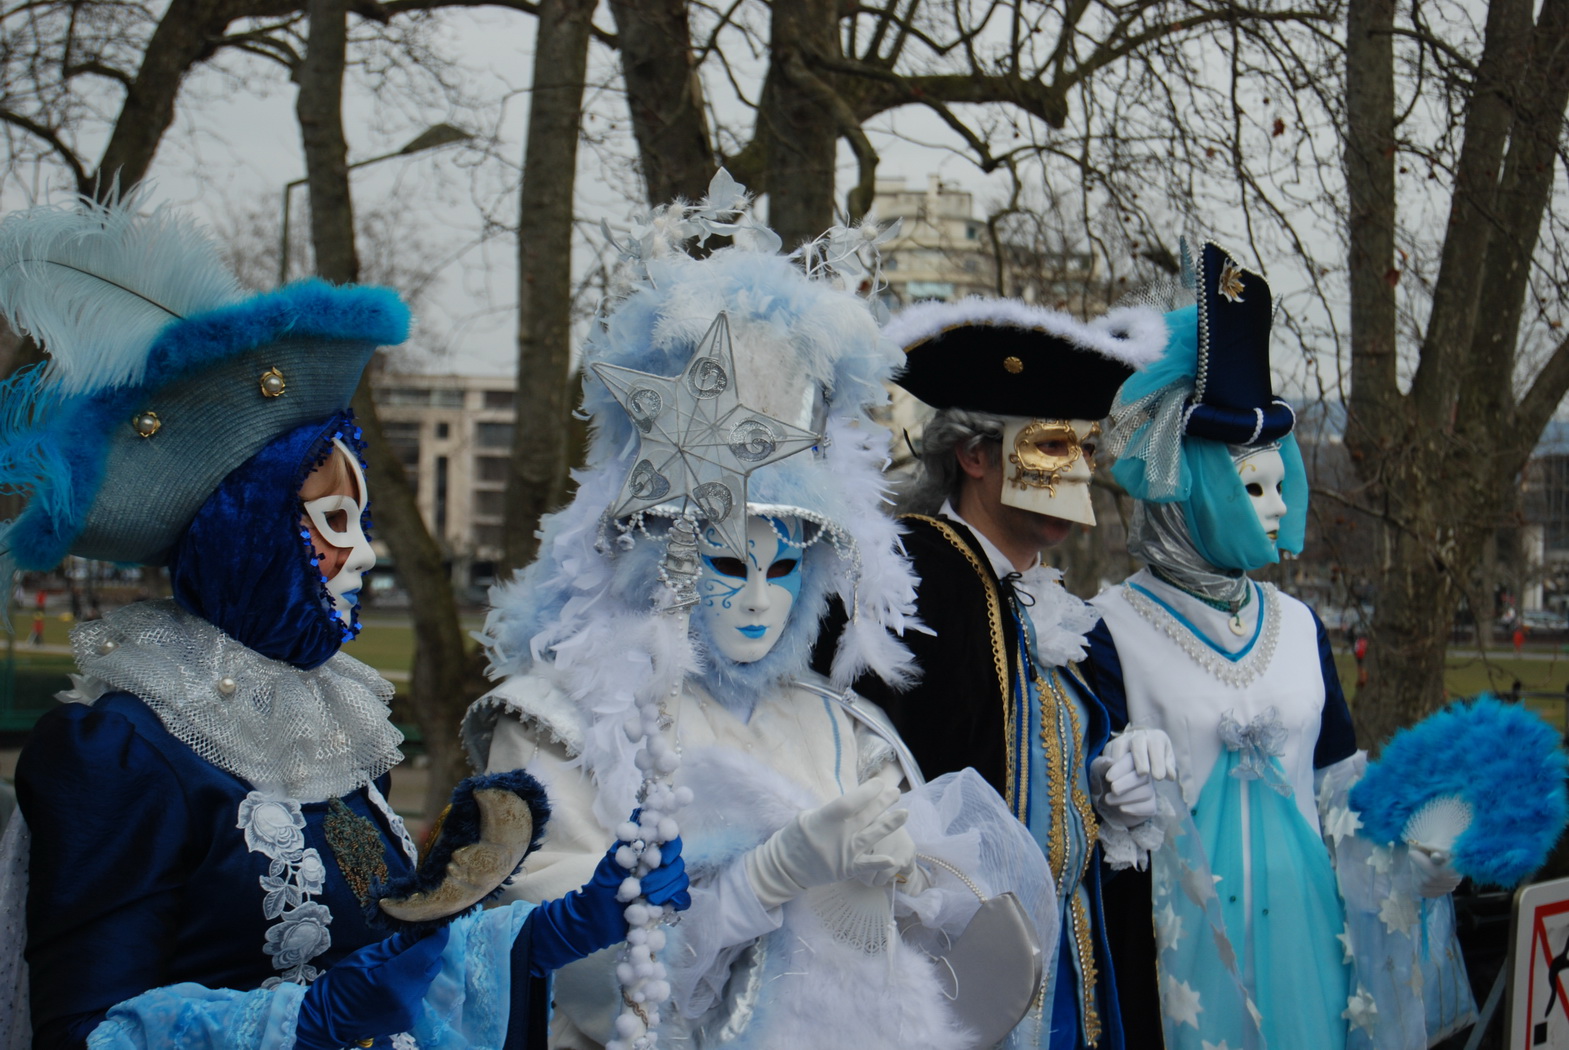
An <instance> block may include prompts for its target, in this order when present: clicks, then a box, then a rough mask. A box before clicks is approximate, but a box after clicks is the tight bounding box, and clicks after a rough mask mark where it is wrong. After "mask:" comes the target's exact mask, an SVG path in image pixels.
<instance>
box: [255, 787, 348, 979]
mask: <svg viewBox="0 0 1569 1050" xmlns="http://www.w3.org/2000/svg"><path fill="white" fill-rule="evenodd" d="M235 826H236V827H238V828H239V829H240V830H242V831H243V832H245V845H246V848H247V849H249V850H250V851H251V852H252V853H260V854H262V855H263V856H265V857H267V858H268V860H270V861H271V863H270V864H269V865H268V866H267V874H265V875H263V876H262V877H261V878H260V879H259V880H258V881H259V882H260V884H261V889H262V894H263V896H262V914H263V915H264V916H266V917H267V918H269V919H276V920H278V921H277V923H276V924H275V925H273V926H271V927H269V928H268V930H267V942H266V944H265V945H263V947H262V951H264V952H266V953H267V954H268V955H270V956H272V965H273V967H274V968H275V969H277V970H280V971H282V972H281V973H280V974H279V975H278V976H276V977H272V978H269V979H268V980H267V982H266V983H265V985H264V987H275V986H276V985H278V984H280V983H282V982H284V981H291V982H294V983H296V984H306V983H309V982H310V981H313V980H315V979H316V977H317V976H318V975H319V973H320V971H319V970H317V968H316V967H314V966H312V965H310V961H311V960H312V959H314V958H316V957H317V956H319V955H321V954H322V953H323V952H325V951H326V950H327V949H328V948H330V947H331V946H332V935H331V934H329V933H328V932H327V927H328V925H329V924H330V923H331V922H332V912H331V910H330V909H328V908H327V907H326V905H323V904H318V903H316V902H315V901H313V900H311V898H312V897H315V896H319V895H320V894H321V892H322V890H323V888H324V887H325V885H326V881H327V868H326V865H325V864H323V863H322V859H321V854H320V853H318V852H317V851H316V850H315V849H314V848H311V849H306V848H305V815H304V814H303V813H301V812H300V804H299V803H298V802H296V801H295V800H294V799H292V798H273V797H269V796H267V795H264V794H262V793H261V792H260V791H252V792H251V793H250V794H248V795H246V796H245V799H244V800H243V801H242V802H241V803H240V812H239V820H238V821H237V822H236V824H235Z"/></svg>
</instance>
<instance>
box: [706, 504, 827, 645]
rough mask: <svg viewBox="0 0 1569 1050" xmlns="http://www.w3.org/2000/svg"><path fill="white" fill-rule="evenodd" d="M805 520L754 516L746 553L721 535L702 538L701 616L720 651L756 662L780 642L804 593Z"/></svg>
mask: <svg viewBox="0 0 1569 1050" xmlns="http://www.w3.org/2000/svg"><path fill="white" fill-rule="evenodd" d="M802 531H803V530H802V525H801V519H800V518H796V517H787V518H761V517H756V516H753V517H750V518H748V519H747V522H746V556H745V557H744V558H737V557H736V556H735V552H734V551H732V550H730V548H728V547H726V546H725V544H724V541H723V540H722V539H721V538H720V537H719V534H718V533H717V532H716V531H715V530H713V529H711V528H704V529H703V530H702V531H701V533H700V535H699V537H698V544H697V546H698V552H699V553H700V554H701V555H702V561H703V567H702V572H701V574H700V575H699V577H698V590H699V593H701V595H702V608H703V615H705V616H707V617H708V626H709V633H710V634H712V635H713V639H714V648H716V649H718V650H719V653H720V655H722V656H724V657H726V658H727V659H730V660H734V661H735V662H736V663H738V664H749V663H755V662H756V661H758V660H761V659H762V658H763V657H765V656H767V655H768V654H769V653H770V652H771V651H773V648H774V646H775V645H777V644H778V642H779V636H780V634H781V633H782V632H783V631H784V627H785V624H786V623H787V622H788V621H789V619H790V610H791V609H792V608H794V606H795V600H796V598H797V597H798V596H799V595H800V593H801V537H802Z"/></svg>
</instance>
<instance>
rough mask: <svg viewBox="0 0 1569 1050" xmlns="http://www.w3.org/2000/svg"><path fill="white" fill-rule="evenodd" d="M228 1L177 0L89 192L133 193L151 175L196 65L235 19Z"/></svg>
mask: <svg viewBox="0 0 1569 1050" xmlns="http://www.w3.org/2000/svg"><path fill="white" fill-rule="evenodd" d="M229 8H230V5H229V4H228V3H227V2H226V0H174V2H173V3H171V4H170V5H169V8H168V10H167V11H165V12H164V16H163V17H162V18H161V19H159V20H158V28H156V29H154V30H153V34H152V36H151V37H150V38H149V39H148V41H147V50H146V51H145V52H144V53H143V55H142V64H141V67H140V68H139V69H138V70H137V72H136V79H135V80H134V81H133V82H132V84H131V87H130V90H129V91H127V92H126V96H125V101H124V102H123V103H122V104H121V106H120V115H119V117H118V119H116V120H115V123H114V131H113V132H112V133H111V134H110V136H109V144H108V145H107V146H106V147H105V148H104V153H103V158H102V159H101V160H100V161H99V163H98V170H97V171H96V172H94V173H93V176H92V178H91V179H90V180H89V183H90V184H89V185H84V186H79V187H78V190H79V191H80V192H82V193H84V194H88V195H90V196H94V197H97V198H98V199H100V200H103V199H106V198H107V196H108V194H109V191H110V189H111V188H112V187H113V186H114V185H115V183H116V180H118V184H119V187H120V190H121V191H122V192H123V191H125V190H129V189H130V188H131V187H133V186H135V185H136V184H137V183H139V182H141V181H142V178H143V177H144V176H146V174H147V169H148V168H149V167H151V165H152V162H153V156H154V155H155V154H156V153H157V152H158V143H159V142H160V141H162V139H163V135H164V132H166V131H168V130H169V125H170V124H172V123H174V103H175V99H176V98H177V97H178V96H179V93H180V84H181V82H182V81H183V80H184V79H185V74H187V73H189V72H190V70H191V67H192V66H194V65H196V63H198V62H200V61H202V60H203V59H205V58H207V57H208V56H209V55H211V54H212V51H213V48H214V42H215V41H216V40H218V39H219V38H220V37H222V36H223V31H224V29H225V28H226V27H227V26H228V24H229V22H230V20H231V14H230V10H229Z"/></svg>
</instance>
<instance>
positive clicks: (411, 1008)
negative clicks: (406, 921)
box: [294, 926, 451, 1050]
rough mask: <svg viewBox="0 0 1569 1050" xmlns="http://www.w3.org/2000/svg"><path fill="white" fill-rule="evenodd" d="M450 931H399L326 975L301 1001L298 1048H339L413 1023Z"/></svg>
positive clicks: (306, 1049)
mask: <svg viewBox="0 0 1569 1050" xmlns="http://www.w3.org/2000/svg"><path fill="white" fill-rule="evenodd" d="M450 934H451V928H450V927H447V926H443V927H441V928H440V929H438V930H437V931H435V932H434V933H432V934H430V935H428V936H425V937H423V938H422V937H420V936H419V935H418V934H411V933H395V934H393V935H392V936H391V937H388V938H387V939H386V940H384V941H378V942H377V943H375V944H368V945H366V946H365V947H363V948H361V949H360V950H359V951H357V952H355V953H354V954H352V955H350V956H348V957H347V958H346V959H344V960H343V961H342V962H340V963H338V964H337V965H336V966H334V967H332V968H331V969H329V970H328V971H327V972H326V973H324V974H322V975H321V976H320V977H319V978H317V980H316V982H315V983H314V984H312V985H311V986H310V987H309V988H307V989H306V990H305V997H304V998H303V999H301V1000H300V1017H299V1023H298V1025H297V1026H296V1029H295V1032H296V1034H295V1037H294V1045H295V1047H296V1050H340V1048H341V1047H345V1046H353V1045H354V1044H355V1043H358V1042H360V1041H361V1040H364V1039H371V1038H374V1037H376V1036H384V1035H396V1034H397V1033H399V1032H406V1031H408V1030H409V1029H410V1028H412V1027H414V1019H415V1017H416V1015H417V1014H418V1012H419V1005H420V1001H421V1000H422V999H423V998H424V997H425V992H426V991H427V990H428V989H429V988H430V982H431V981H433V980H434V979H435V977H436V974H437V973H438V972H439V971H440V970H441V953H442V952H443V951H445V950H446V947H447V938H448V937H449V936H450Z"/></svg>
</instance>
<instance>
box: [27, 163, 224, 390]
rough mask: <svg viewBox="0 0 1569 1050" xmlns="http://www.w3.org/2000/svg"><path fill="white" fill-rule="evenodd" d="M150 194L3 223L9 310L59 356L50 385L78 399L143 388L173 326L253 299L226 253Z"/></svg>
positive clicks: (82, 203)
mask: <svg viewBox="0 0 1569 1050" xmlns="http://www.w3.org/2000/svg"><path fill="white" fill-rule="evenodd" d="M145 198H146V193H145V192H144V191H143V190H142V189H140V188H138V189H137V190H133V191H132V192H131V193H129V194H127V195H126V196H125V197H124V198H123V199H120V200H115V201H110V202H109V203H103V204H101V203H98V202H96V201H93V200H90V199H88V198H82V199H80V200H78V201H77V202H76V203H75V204H72V205H67V206H63V207H54V208H48V207H46V208H35V209H32V210H30V211H27V212H25V213H15V214H13V215H11V216H9V217H8V218H7V219H6V220H5V221H4V222H0V308H3V310H4V312H5V318H6V321H7V322H9V323H10V325H11V326H12V328H14V329H16V330H17V331H20V332H26V333H27V334H28V335H31V336H32V337H33V338H34V339H35V340H37V341H38V342H39V343H41V344H42V345H43V346H44V348H45V349H46V350H48V351H49V355H50V359H49V364H48V365H47V370H46V379H47V381H48V382H49V384H50V385H52V386H55V387H56V389H57V390H58V391H59V392H61V393H67V394H74V393H81V392H85V391H91V390H96V389H99V388H102V387H106V386H116V385H122V384H136V383H139V382H140V381H141V380H142V377H143V374H144V372H145V369H146V365H147V352H148V350H149V349H150V348H151V346H152V344H153V342H154V340H155V339H156V338H157V337H158V334H159V332H161V331H162V330H163V329H164V328H165V327H166V326H167V325H168V324H169V323H170V322H172V321H177V320H180V319H182V318H186V317H190V316H192V315H193V314H198V313H202V312H204V311H207V310H212V309H216V308H218V307H221V306H226V305H228V304H230V303H233V302H236V301H238V300H239V299H241V298H242V297H243V293H242V291H241V289H240V287H239V284H238V283H237V282H236V281H235V279H234V277H233V276H232V275H231V274H230V273H229V269H228V267H227V266H225V265H224V263H223V260H222V258H221V257H220V256H219V253H218V249H217V246H216V244H215V243H214V242H213V241H212V239H211V238H209V237H208V236H207V235H206V234H205V233H203V231H202V230H201V229H200V228H199V227H198V226H197V225H196V224H195V223H194V222H193V221H191V220H190V219H187V218H184V217H182V216H180V215H179V214H177V213H176V212H173V211H171V210H168V209H166V208H163V207H159V208H156V209H154V210H152V211H151V212H148V213H146V214H143V213H142V212H141V207H140V206H141V204H142V202H143V201H144V200H145Z"/></svg>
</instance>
